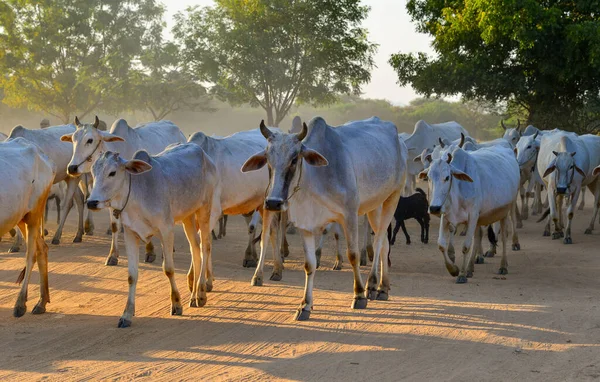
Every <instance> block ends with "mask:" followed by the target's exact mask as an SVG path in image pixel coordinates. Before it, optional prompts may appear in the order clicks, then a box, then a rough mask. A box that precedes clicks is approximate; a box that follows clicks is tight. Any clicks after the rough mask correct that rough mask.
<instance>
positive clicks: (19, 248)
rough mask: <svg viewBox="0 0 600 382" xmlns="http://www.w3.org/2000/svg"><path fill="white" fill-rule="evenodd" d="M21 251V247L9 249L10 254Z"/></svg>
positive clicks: (15, 246) (16, 246) (14, 246)
mask: <svg viewBox="0 0 600 382" xmlns="http://www.w3.org/2000/svg"><path fill="white" fill-rule="evenodd" d="M20 251H21V247H20V246H18V245H13V246H12V247H10V248H9V249H8V252H9V253H15V252H20Z"/></svg>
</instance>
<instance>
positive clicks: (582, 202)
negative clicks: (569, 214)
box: [578, 189, 585, 211]
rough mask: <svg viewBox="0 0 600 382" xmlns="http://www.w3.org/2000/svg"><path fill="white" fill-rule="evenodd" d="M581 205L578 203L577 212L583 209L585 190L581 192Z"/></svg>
mask: <svg viewBox="0 0 600 382" xmlns="http://www.w3.org/2000/svg"><path fill="white" fill-rule="evenodd" d="M580 199H581V203H579V208H578V209H579V210H580V211H582V210H583V209H584V208H585V189H583V190H581V197H580Z"/></svg>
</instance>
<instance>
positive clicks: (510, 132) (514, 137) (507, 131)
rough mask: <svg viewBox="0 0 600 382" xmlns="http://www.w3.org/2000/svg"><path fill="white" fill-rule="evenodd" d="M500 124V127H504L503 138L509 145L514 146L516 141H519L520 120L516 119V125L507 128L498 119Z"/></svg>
mask: <svg viewBox="0 0 600 382" xmlns="http://www.w3.org/2000/svg"><path fill="white" fill-rule="evenodd" d="M500 124H501V125H502V128H503V129H504V136H503V138H504V139H506V140H507V141H508V143H510V145H511V146H512V147H515V146H516V145H517V143H518V142H519V139H520V138H521V135H522V134H521V121H520V120H518V119H517V127H515V128H514V129H513V128H507V127H506V125H504V121H502V120H501V121H500Z"/></svg>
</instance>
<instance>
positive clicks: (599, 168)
mask: <svg viewBox="0 0 600 382" xmlns="http://www.w3.org/2000/svg"><path fill="white" fill-rule="evenodd" d="M598 174H600V166H598V167H596V168H595V169H594V171H592V175H594V176H596V175H598Z"/></svg>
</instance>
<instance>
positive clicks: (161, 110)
mask: <svg viewBox="0 0 600 382" xmlns="http://www.w3.org/2000/svg"><path fill="white" fill-rule="evenodd" d="M181 62H182V61H181V58H180V54H179V49H178V47H177V45H175V44H174V43H172V42H167V43H160V44H158V45H156V46H155V47H152V48H150V49H148V50H146V51H145V52H144V54H143V55H142V57H141V60H140V64H141V67H140V68H138V69H137V70H136V71H135V72H134V73H132V75H131V77H132V81H131V82H132V84H131V89H130V91H131V93H132V96H131V97H130V101H131V103H130V104H129V108H130V109H132V110H146V111H148V112H150V113H151V114H152V116H153V117H154V119H155V120H156V121H158V120H161V119H164V118H165V117H166V116H167V115H169V114H171V113H172V112H174V111H179V110H189V111H200V110H204V111H206V110H210V108H209V107H208V106H207V104H208V101H209V97H208V96H207V93H206V89H205V88H204V87H203V86H202V85H201V84H199V83H198V82H197V79H196V78H195V77H194V76H193V75H191V74H189V72H188V71H186V70H185V68H184V67H182V66H181Z"/></svg>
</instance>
